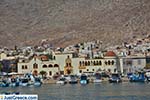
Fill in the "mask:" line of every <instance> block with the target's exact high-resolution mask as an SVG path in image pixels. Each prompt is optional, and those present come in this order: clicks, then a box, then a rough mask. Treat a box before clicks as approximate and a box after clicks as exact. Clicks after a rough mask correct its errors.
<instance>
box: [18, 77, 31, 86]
mask: <svg viewBox="0 0 150 100" xmlns="http://www.w3.org/2000/svg"><path fill="white" fill-rule="evenodd" d="M28 84H29V80H28V79H26V78H24V79H21V82H20V86H28Z"/></svg>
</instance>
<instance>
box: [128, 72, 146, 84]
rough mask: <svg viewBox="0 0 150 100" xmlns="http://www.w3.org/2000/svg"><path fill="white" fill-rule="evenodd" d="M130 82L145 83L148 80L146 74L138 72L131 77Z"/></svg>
mask: <svg viewBox="0 0 150 100" xmlns="http://www.w3.org/2000/svg"><path fill="white" fill-rule="evenodd" d="M129 80H130V82H145V80H146V78H145V74H144V72H138V73H136V74H132V75H130V77H129Z"/></svg>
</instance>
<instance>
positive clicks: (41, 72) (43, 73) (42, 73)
mask: <svg viewBox="0 0 150 100" xmlns="http://www.w3.org/2000/svg"><path fill="white" fill-rule="evenodd" d="M40 74H41V75H42V78H43V77H44V75H46V71H43V70H42V71H40Z"/></svg>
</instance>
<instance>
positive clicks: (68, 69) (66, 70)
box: [64, 56, 73, 75]
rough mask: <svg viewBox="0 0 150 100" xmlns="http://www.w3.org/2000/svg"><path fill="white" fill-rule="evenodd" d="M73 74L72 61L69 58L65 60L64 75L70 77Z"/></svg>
mask: <svg viewBox="0 0 150 100" xmlns="http://www.w3.org/2000/svg"><path fill="white" fill-rule="evenodd" d="M72 73H73V67H72V61H71V59H70V57H69V56H68V57H67V58H66V60H65V67H64V74H65V75H70V74H72Z"/></svg>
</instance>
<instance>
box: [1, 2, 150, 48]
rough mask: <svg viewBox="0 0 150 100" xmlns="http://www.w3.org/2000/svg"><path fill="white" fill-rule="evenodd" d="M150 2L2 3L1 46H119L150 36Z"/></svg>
mask: <svg viewBox="0 0 150 100" xmlns="http://www.w3.org/2000/svg"><path fill="white" fill-rule="evenodd" d="M149 26H150V0H0V45H1V46H14V45H20V46H23V45H27V44H38V43H39V41H40V40H41V39H45V38H46V39H48V40H49V41H50V43H52V44H54V45H59V46H60V45H61V46H62V45H63V46H65V45H68V44H74V43H78V42H83V41H91V40H94V39H100V40H102V41H104V43H108V45H109V44H110V42H111V43H113V44H118V43H120V42H121V41H123V40H126V39H130V38H132V36H133V35H142V34H146V33H149V32H150V27H149Z"/></svg>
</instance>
